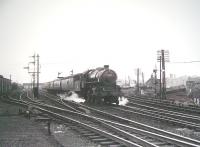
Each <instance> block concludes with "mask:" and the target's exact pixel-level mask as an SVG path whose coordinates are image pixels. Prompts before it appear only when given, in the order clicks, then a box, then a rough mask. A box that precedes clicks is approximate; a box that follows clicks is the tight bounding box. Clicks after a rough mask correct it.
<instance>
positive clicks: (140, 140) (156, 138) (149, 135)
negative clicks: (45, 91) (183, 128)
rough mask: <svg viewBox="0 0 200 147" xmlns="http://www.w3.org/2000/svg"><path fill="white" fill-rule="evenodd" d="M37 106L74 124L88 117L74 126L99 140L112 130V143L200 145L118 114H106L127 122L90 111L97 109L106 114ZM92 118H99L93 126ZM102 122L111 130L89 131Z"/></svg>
mask: <svg viewBox="0 0 200 147" xmlns="http://www.w3.org/2000/svg"><path fill="white" fill-rule="evenodd" d="M35 107H36V108H37V109H38V110H40V111H42V112H44V113H47V114H49V115H51V116H52V117H54V118H57V119H61V120H64V121H66V122H67V123H70V122H74V124H77V122H83V118H85V117H87V119H86V120H85V121H86V122H85V123H83V124H82V125H83V126H84V127H81V128H79V127H80V126H79V125H78V126H79V127H77V125H74V124H72V125H73V126H74V128H79V129H78V130H79V131H81V130H83V132H87V133H86V134H87V135H89V136H90V134H91V136H90V138H91V137H92V138H93V137H94V138H96V139H97V140H98V138H99V140H105V138H102V137H101V136H102V134H104V135H105V136H107V137H108V134H110V132H113V133H111V134H113V135H114V136H112V137H108V138H107V139H108V141H107V143H110V144H115V145H125V146H134V145H136V146H138V145H137V144H140V145H142V146H199V145H200V142H198V141H195V140H192V139H188V138H184V137H180V136H178V135H175V136H176V137H175V136H174V134H171V135H172V136H165V135H163V134H162V135H161V134H159V133H158V130H157V132H156V133H155V132H152V131H149V130H148V129H147V130H144V129H141V128H138V126H140V125H142V124H140V125H139V124H138V123H135V122H131V124H132V126H130V125H127V124H130V120H127V119H124V118H120V117H117V116H112V115H110V114H107V115H106V116H107V117H109V118H111V117H112V118H114V119H115V120H116V119H117V121H119V119H120V121H123V122H125V124H123V123H119V122H116V121H112V120H108V119H105V113H104V114H102V113H103V112H100V111H98V110H90V111H96V112H95V113H97V111H98V112H99V113H100V114H101V115H103V116H104V117H103V118H97V117H94V116H89V115H86V114H82V113H78V112H74V111H69V110H65V109H61V108H57V107H54V108H52V107H51V108H48V109H47V106H44V107H45V108H44V107H43V108H41V107H42V106H41V105H40V106H38V105H37V106H35ZM82 107H83V106H82ZM49 109H50V110H49ZM53 109H55V111H56V112H58V111H59V112H60V111H63V112H62V115H61V112H60V113H56V112H52V111H53ZM87 109H88V108H87ZM64 111H65V112H64ZM66 111H67V112H66ZM64 113H67V114H68V116H64ZM69 114H71V115H70V116H71V117H70V119H69ZM80 115H82V116H81V117H80ZM74 116H78V118H82V119H81V120H77V118H74ZM66 117H67V118H66ZM91 119H92V120H93V121H97V120H98V123H97V124H94V126H92V125H91V121H88V120H91ZM67 120H68V121H67ZM93 121H92V122H93ZM88 124H89V126H90V129H89V130H88V129H86V128H85V127H86V126H88ZM100 124H101V125H102V124H103V129H105V128H107V129H109V130H107V131H105V130H103V131H104V132H101V133H99V134H98V133H97V132H91V133H89V132H88V131H91V129H92V130H93V129H94V128H96V127H97V126H98V127H99V125H100ZM134 125H135V126H137V128H136V127H133V126H134ZM144 126H145V125H142V126H140V127H142V128H144ZM98 127H97V128H98ZM146 127H147V126H146ZM148 127H149V126H148ZM111 128H112V129H111ZM98 129H99V130H100V128H98ZM113 130H114V131H113ZM127 130H128V131H127ZM93 131H94V130H93ZM154 131H155V130H154ZM106 132H107V133H106ZM108 132H109V133H108ZM136 132H137V133H136ZM117 133H118V137H117V136H116V134H117ZM86 134H85V135H86ZM95 134H97V135H95ZM87 135H86V136H87ZM99 135H100V136H99ZM95 136H96V137H95ZM105 136H104V137H105ZM121 136H123V137H124V139H121V140H120V141H118V142H116V140H114V139H113V137H114V138H115V139H117V140H119V137H121ZM94 138H93V139H94ZM183 138H184V139H183ZM110 140H111V141H110ZM125 141H128V142H125ZM105 142H106V141H104V143H105ZM130 142H132V143H133V144H129V143H130Z"/></svg>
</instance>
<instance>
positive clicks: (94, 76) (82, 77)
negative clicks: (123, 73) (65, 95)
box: [43, 65, 121, 105]
mask: <svg viewBox="0 0 200 147" xmlns="http://www.w3.org/2000/svg"><path fill="white" fill-rule="evenodd" d="M116 81H117V74H116V72H115V71H114V70H112V69H110V68H109V65H104V67H98V68H96V69H90V70H87V71H85V72H83V73H78V74H74V75H71V76H68V77H63V78H59V79H56V80H54V81H51V82H47V83H44V84H43V85H44V86H43V88H45V89H46V90H48V91H54V92H55V91H56V92H71V91H73V92H75V93H77V94H78V95H79V96H80V97H83V98H84V99H85V102H87V103H90V104H101V103H107V104H111V103H116V104H117V105H118V104H119V97H120V96H121V88H120V86H119V85H117V83H116Z"/></svg>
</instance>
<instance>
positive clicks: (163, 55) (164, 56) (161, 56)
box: [157, 50, 169, 99]
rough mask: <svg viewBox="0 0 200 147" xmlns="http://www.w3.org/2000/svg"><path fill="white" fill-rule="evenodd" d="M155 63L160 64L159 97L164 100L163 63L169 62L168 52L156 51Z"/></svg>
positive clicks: (164, 79)
mask: <svg viewBox="0 0 200 147" xmlns="http://www.w3.org/2000/svg"><path fill="white" fill-rule="evenodd" d="M157 61H159V62H160V97H161V99H166V78H165V62H169V51H166V50H159V51H157ZM161 74H162V75H161ZM161 79H162V82H161ZM161 83H162V84H161Z"/></svg>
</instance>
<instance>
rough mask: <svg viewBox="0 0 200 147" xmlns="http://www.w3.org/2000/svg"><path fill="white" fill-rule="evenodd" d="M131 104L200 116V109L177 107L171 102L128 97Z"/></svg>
mask: <svg viewBox="0 0 200 147" xmlns="http://www.w3.org/2000/svg"><path fill="white" fill-rule="evenodd" d="M127 98H128V100H129V102H132V103H137V104H143V105H146V106H152V107H156V108H162V109H167V110H173V111H177V112H182V113H183V112H184V113H187V114H192V115H197V116H200V107H191V106H182V105H175V104H172V103H170V102H169V101H160V100H155V99H152V98H141V97H136V96H135V97H127Z"/></svg>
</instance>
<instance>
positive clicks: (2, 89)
mask: <svg viewBox="0 0 200 147" xmlns="http://www.w3.org/2000/svg"><path fill="white" fill-rule="evenodd" d="M10 88H11V80H10V79H6V78H4V77H3V76H2V75H0V96H2V95H5V94H8V92H9V91H10Z"/></svg>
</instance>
